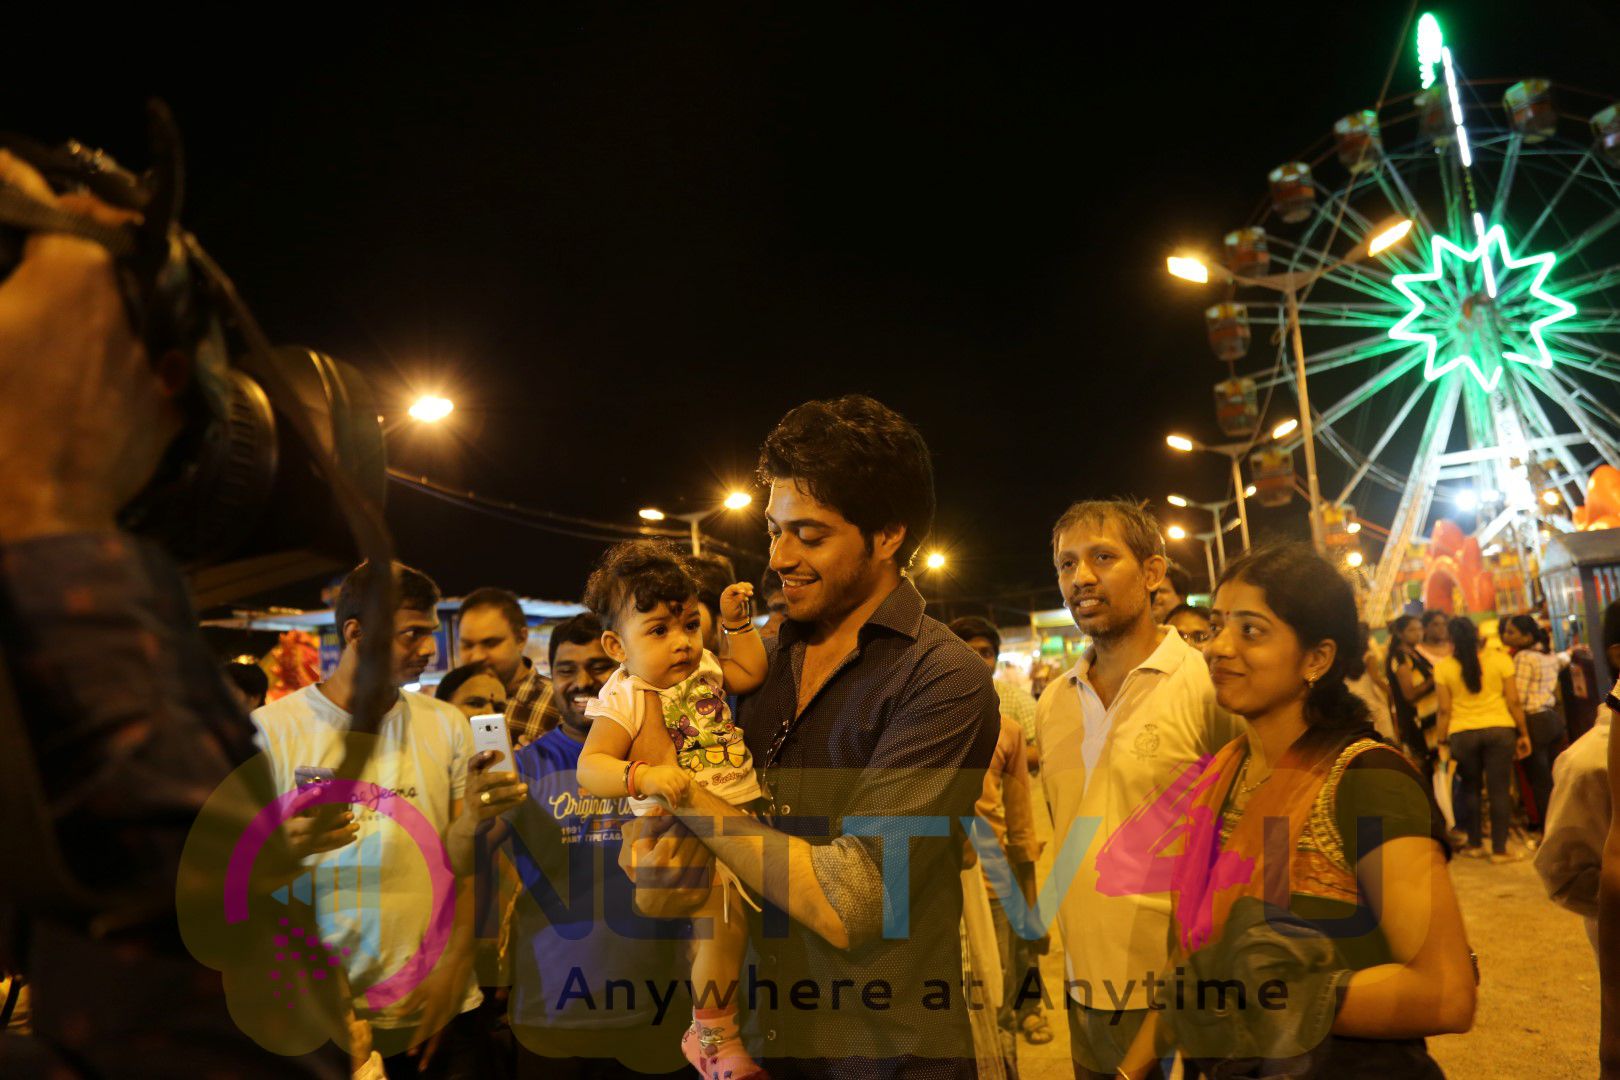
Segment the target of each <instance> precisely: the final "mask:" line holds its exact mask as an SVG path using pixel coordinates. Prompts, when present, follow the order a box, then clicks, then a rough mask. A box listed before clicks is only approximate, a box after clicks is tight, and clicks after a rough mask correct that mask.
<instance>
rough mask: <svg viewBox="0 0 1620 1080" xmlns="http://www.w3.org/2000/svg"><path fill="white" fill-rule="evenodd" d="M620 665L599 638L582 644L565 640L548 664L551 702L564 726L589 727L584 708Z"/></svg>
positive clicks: (577, 728) (581, 728) (578, 728)
mask: <svg viewBox="0 0 1620 1080" xmlns="http://www.w3.org/2000/svg"><path fill="white" fill-rule="evenodd" d="M618 666H619V665H617V664H615V663H614V662H613V658H612V657H611V656H609V655H608V654H607V650H606V649H604V648H602V639H601V638H599V637H598V638H593V639H592V640H590V641H588V642H586V643H585V644H583V645H576V644H574V643H573V642H571V641H565V642H563V643H562V644H560V645H558V646H557V655H556V657H555V658H554V659H553V660H552V661H551V684H552V689H553V691H554V693H555V695H556V696H555V697H554V698H553V699H552V700H553V701H555V702H556V704H557V711H558V712H560V713H561V714H562V719H563V723H565V724H568V725H569V726H570V727H572V728H574V729H575V730H580V731H583V730H586V729H588V728H589V727H590V726H591V722H590V720H589V718H587V717H586V715H585V705H586V703H587V702H589V701H590V700H591V698H594V697H596V696H597V695H598V694H600V693H601V692H602V687H603V685H604V684H606V682H607V680H608V676H609V675H612V674H613V669H614V668H616V667H618Z"/></svg>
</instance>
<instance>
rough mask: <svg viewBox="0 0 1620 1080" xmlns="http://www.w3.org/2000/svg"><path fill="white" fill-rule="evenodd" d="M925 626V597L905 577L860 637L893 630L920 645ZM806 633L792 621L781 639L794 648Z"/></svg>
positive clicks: (782, 632)
mask: <svg viewBox="0 0 1620 1080" xmlns="http://www.w3.org/2000/svg"><path fill="white" fill-rule="evenodd" d="M922 625H923V598H922V593H920V592H918V591H917V586H916V585H913V584H912V582H911V578H910V577H908V576H906V575H904V574H902V575H901V577H900V584H899V585H896V586H895V588H894V591H893V592H891V593H890V594H889V595H888V596H886V597H884V598H883V603H881V604H879V605H878V606H877V610H876V611H874V612H872V614H871V615H869V616H867V619H866V623H865V624H864V625H863V626H862V627H861V630H860V633H861V636H862V637H863V638H864V637H865V636H866V632H867V630H868V629H869V628H870V627H874V626H876V627H881V628H883V629H884V630H892V631H894V632H895V633H897V634H901V635H904V636H905V637H908V638H910V639H911V640H913V641H916V640H917V636H918V635H919V634H921V633H922ZM805 630H806V627H805V625H804V624H803V623H798V622H794V621H793V620H792V619H789V620H788V621H787V622H785V623H783V624H782V629H781V631H780V632H779V635H778V636H779V637H780V638H781V639H782V640H783V643H784V644H788V645H792V644H794V643H796V642H798V641H799V640H801V639H802V638H803V637H804V634H805Z"/></svg>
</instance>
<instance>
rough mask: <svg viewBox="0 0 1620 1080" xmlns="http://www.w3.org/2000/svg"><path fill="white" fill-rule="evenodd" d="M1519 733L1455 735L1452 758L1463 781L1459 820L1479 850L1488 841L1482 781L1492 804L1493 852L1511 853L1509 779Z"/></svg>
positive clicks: (1490, 730) (1491, 731) (1482, 731)
mask: <svg viewBox="0 0 1620 1080" xmlns="http://www.w3.org/2000/svg"><path fill="white" fill-rule="evenodd" d="M1518 734H1519V733H1518V729H1516V728H1511V727H1489V728H1480V729H1478V730H1475V731H1458V732H1453V733H1452V735H1451V756H1452V758H1453V759H1454V760H1455V761H1456V762H1457V775H1458V777H1459V778H1460V779H1461V781H1462V790H1461V791H1460V792H1459V793H1458V805H1457V818H1458V820H1459V822H1460V823H1461V824H1462V825H1463V826H1464V828H1466V829H1467V830H1468V846H1469V847H1478V846H1479V845H1480V843H1481V841H1482V840H1483V838H1484V829H1483V824H1484V823H1483V822H1482V821H1480V815H1479V789H1480V781H1481V780H1483V781H1484V784H1485V791H1486V794H1487V795H1489V796H1490V801H1491V851H1493V852H1494V853H1496V854H1498V855H1500V854H1502V853H1504V852H1505V851H1507V840H1508V827H1509V824H1510V823H1511V822H1512V820H1513V803H1512V802H1511V801H1510V798H1509V795H1508V777H1509V775H1510V774H1511V773H1512V770H1513V747H1514V744H1515V743H1516V742H1517V741H1518Z"/></svg>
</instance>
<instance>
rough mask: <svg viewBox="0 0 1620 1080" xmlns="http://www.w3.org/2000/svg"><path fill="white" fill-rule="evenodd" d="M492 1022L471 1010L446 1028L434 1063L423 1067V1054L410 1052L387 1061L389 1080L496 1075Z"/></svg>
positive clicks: (451, 1079) (481, 1012) (450, 1079)
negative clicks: (491, 1039)
mask: <svg viewBox="0 0 1620 1080" xmlns="http://www.w3.org/2000/svg"><path fill="white" fill-rule="evenodd" d="M489 1038H490V1032H489V1021H488V1017H487V1016H486V1014H485V1013H484V1010H483V1009H468V1010H467V1011H466V1012H464V1013H462V1014H461V1015H460V1016H458V1017H456V1018H455V1019H454V1020H452V1021H450V1022H449V1023H448V1024H446V1025H445V1026H444V1031H443V1032H442V1033H441V1037H440V1039H439V1046H438V1049H437V1050H435V1051H434V1053H433V1060H432V1061H430V1062H429V1063H428V1064H427V1067H426V1068H423V1067H422V1064H421V1061H422V1058H421V1056H420V1055H418V1056H416V1057H412V1056H411V1054H410V1052H409V1051H406V1052H404V1053H399V1054H394V1055H393V1056H391V1057H385V1058H383V1071H384V1072H386V1073H387V1074H388V1077H389V1080H403V1078H406V1077H413V1076H414V1077H423V1078H429V1080H483V1078H485V1077H488V1076H490V1075H491V1073H492V1071H493V1070H492V1067H491V1057H490V1046H489Z"/></svg>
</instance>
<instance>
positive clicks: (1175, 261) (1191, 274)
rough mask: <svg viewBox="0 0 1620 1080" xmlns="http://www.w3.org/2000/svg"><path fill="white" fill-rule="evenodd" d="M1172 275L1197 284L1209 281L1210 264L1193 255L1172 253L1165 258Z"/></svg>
mask: <svg viewBox="0 0 1620 1080" xmlns="http://www.w3.org/2000/svg"><path fill="white" fill-rule="evenodd" d="M1165 265H1166V266H1167V267H1168V268H1169V270H1170V273H1171V275H1173V276H1174V277H1178V278H1180V279H1181V280H1183V281H1191V282H1193V283H1194V284H1197V285H1204V284H1207V283H1208V282H1209V266H1208V265H1206V264H1205V262H1204V260H1203V259H1200V258H1197V257H1195V256H1192V255H1172V256H1170V257H1169V258H1168V259H1166V260H1165Z"/></svg>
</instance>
